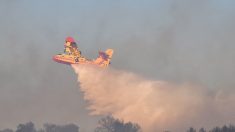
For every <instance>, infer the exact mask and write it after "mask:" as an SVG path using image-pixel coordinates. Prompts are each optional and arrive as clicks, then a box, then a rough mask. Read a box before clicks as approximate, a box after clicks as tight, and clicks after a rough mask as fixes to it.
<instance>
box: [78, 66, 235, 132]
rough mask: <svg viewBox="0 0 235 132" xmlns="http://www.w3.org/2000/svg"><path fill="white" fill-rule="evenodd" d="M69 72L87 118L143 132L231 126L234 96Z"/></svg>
mask: <svg viewBox="0 0 235 132" xmlns="http://www.w3.org/2000/svg"><path fill="white" fill-rule="evenodd" d="M73 68H74V70H75V72H76V73H77V74H78V81H79V83H80V88H81V91H82V92H83V93H84V99H85V100H87V101H88V102H89V106H88V109H89V110H90V111H91V115H106V114H112V115H113V116H114V117H116V118H119V119H124V121H128V122H129V121H131V122H136V123H138V124H140V126H141V127H142V128H143V130H144V132H150V131H151V132H155V131H163V130H171V131H174V132H175V131H179V132H180V131H184V130H186V128H188V127H189V126H192V125H193V126H196V127H198V128H199V127H201V126H205V127H208V125H218V123H219V124H223V123H225V122H230V123H234V122H235V119H234V118H233V117H231V116H232V115H233V113H234V109H235V104H234V101H235V95H234V94H231V95H229V94H224V93H222V92H223V91H219V92H215V93H213V94H210V92H209V90H208V89H203V88H202V87H200V86H194V85H193V84H174V83H169V82H165V81H156V80H150V79H146V78H143V77H141V76H138V75H136V74H134V73H131V72H127V71H120V70H115V69H112V68H110V69H101V68H97V67H95V66H89V65H85V66H80V65H73ZM225 104H226V106H224V105H225ZM214 120H216V121H215V122H213V121H214Z"/></svg>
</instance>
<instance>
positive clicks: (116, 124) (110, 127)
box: [95, 116, 141, 132]
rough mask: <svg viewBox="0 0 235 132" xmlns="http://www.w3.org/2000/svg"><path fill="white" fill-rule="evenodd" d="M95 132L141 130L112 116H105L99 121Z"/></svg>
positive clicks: (135, 125)
mask: <svg viewBox="0 0 235 132" xmlns="http://www.w3.org/2000/svg"><path fill="white" fill-rule="evenodd" d="M95 132H141V128H140V126H139V125H138V124H133V123H131V122H128V123H124V122H123V121H121V120H119V119H115V118H113V117H112V116H107V117H105V118H102V119H101V120H99V122H98V127H97V128H96V129H95Z"/></svg>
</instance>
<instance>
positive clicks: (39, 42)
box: [0, 0, 235, 132]
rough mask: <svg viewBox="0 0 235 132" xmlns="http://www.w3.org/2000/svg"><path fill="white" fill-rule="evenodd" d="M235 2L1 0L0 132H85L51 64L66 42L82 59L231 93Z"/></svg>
mask: <svg viewBox="0 0 235 132" xmlns="http://www.w3.org/2000/svg"><path fill="white" fill-rule="evenodd" d="M234 7H235V1H232V0H223V1H222V0H207V1H205V0H99V1H96V0H86V1H85V0H66V1H62V0H50V1H48V0H40V1H39V0H1V1H0V64H1V68H0V129H2V128H7V127H11V128H12V127H15V126H16V125H17V124H18V123H22V122H27V121H33V122H35V123H36V124H39V125H41V124H42V123H46V122H52V123H61V124H64V123H70V122H74V123H77V124H79V125H80V127H81V130H82V131H84V132H85V131H91V130H92V129H93V128H92V127H91V126H94V127H95V124H96V122H97V119H99V117H93V116H89V115H88V111H86V109H85V107H86V102H84V101H83V98H82V93H81V92H80V91H79V89H78V84H77V82H76V80H77V76H76V75H75V73H74V72H73V70H72V69H71V68H70V67H69V66H65V65H60V64H57V63H55V62H53V61H52V59H51V58H52V56H53V55H55V54H57V53H61V52H62V51H63V43H64V39H65V37H66V36H72V37H74V38H75V40H76V41H78V46H79V48H80V50H82V53H83V55H84V56H87V57H88V58H95V57H96V56H97V51H98V50H105V49H106V48H113V49H114V50H115V53H114V56H113V60H112V67H114V68H116V69H122V70H126V71H132V72H135V73H136V74H140V75H142V76H145V77H146V78H150V79H156V80H165V81H169V82H175V83H184V82H189V83H195V84H197V85H202V86H203V87H206V88H209V89H212V91H214V90H215V91H216V90H222V91H225V92H228V93H230V94H232V95H234V94H235V91H234V86H235V81H234V78H235V68H234V67H235V59H234V58H235V52H234V51H235V44H234V42H235V37H234V34H235V24H234V23H235V8H234Z"/></svg>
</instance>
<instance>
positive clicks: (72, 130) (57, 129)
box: [43, 124, 79, 132]
mask: <svg viewBox="0 0 235 132" xmlns="http://www.w3.org/2000/svg"><path fill="white" fill-rule="evenodd" d="M43 132H79V127H78V126H76V125H74V124H68V125H63V126H59V125H54V124H44V130H43Z"/></svg>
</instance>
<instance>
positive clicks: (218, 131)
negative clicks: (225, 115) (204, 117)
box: [209, 125, 235, 132]
mask: <svg viewBox="0 0 235 132" xmlns="http://www.w3.org/2000/svg"><path fill="white" fill-rule="evenodd" d="M209 132H235V126H233V125H229V126H226V125H224V126H223V127H221V128H220V127H218V126H217V127H215V128H213V129H212V130H210V131H209Z"/></svg>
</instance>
